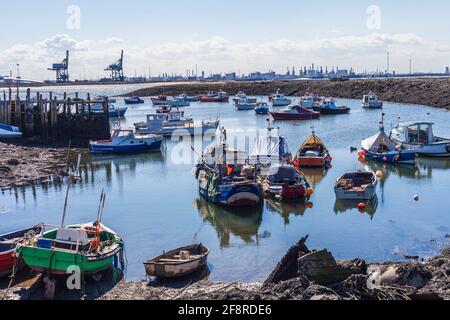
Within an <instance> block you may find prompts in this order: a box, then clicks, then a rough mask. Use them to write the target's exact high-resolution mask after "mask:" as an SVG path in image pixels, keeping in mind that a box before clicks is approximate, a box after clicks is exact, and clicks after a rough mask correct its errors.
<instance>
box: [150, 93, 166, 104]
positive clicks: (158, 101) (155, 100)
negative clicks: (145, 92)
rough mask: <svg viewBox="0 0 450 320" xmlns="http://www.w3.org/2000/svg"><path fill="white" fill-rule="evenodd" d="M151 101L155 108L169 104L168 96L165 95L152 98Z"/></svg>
mask: <svg viewBox="0 0 450 320" xmlns="http://www.w3.org/2000/svg"><path fill="white" fill-rule="evenodd" d="M150 100H151V101H152V104H153V105H154V106H161V105H164V104H168V101H167V96H165V95H160V96H157V97H150Z"/></svg>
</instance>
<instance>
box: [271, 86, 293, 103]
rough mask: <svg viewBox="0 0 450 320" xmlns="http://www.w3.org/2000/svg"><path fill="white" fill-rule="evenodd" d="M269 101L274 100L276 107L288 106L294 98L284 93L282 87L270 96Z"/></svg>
mask: <svg viewBox="0 0 450 320" xmlns="http://www.w3.org/2000/svg"><path fill="white" fill-rule="evenodd" d="M269 101H271V102H272V106H274V107H286V106H288V105H290V104H291V103H292V99H289V98H287V97H286V96H285V95H284V94H282V93H280V89H278V90H277V92H276V93H274V94H272V95H270V96H269Z"/></svg>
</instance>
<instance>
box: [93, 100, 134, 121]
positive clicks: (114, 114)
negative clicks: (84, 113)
mask: <svg viewBox="0 0 450 320" xmlns="http://www.w3.org/2000/svg"><path fill="white" fill-rule="evenodd" d="M127 110H128V107H116V106H115V105H113V104H110V105H109V109H108V115H109V117H110V118H122V117H124V116H125V113H126V112H127ZM91 112H94V113H103V105H102V104H99V103H98V104H94V105H92V106H91Z"/></svg>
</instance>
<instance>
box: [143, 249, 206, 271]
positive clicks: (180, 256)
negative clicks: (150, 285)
mask: <svg viewBox="0 0 450 320" xmlns="http://www.w3.org/2000/svg"><path fill="white" fill-rule="evenodd" d="M208 254H209V249H208V248H207V247H205V246H204V245H202V244H201V243H196V244H192V245H189V246H185V247H181V248H178V249H174V250H171V251H168V252H163V254H161V255H159V256H157V257H156V258H153V259H150V260H147V261H145V262H144V267H145V273H146V274H147V275H148V276H151V277H162V278H174V277H182V276H186V275H188V274H191V273H193V272H195V271H197V270H200V269H202V268H204V267H205V266H206V263H207V259H208Z"/></svg>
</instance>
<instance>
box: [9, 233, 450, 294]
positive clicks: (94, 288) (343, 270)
mask: <svg viewBox="0 0 450 320" xmlns="http://www.w3.org/2000/svg"><path fill="white" fill-rule="evenodd" d="M306 239H307V237H306V238H302V239H301V240H300V241H299V242H298V243H297V244H295V245H294V246H292V247H291V248H290V249H289V250H288V251H287V253H286V254H285V256H284V257H283V258H282V259H281V260H280V262H279V263H278V264H277V266H276V267H275V268H274V270H273V272H272V273H271V274H270V275H269V276H268V277H267V279H266V280H265V281H264V282H263V283H260V282H257V283H241V282H233V283H225V282H217V281H210V280H208V279H204V280H199V281H195V280H194V278H193V277H192V276H190V277H189V276H188V277H186V278H183V279H179V280H176V281H170V282H167V281H164V282H160V283H157V282H152V283H149V282H147V281H134V282H127V281H125V280H121V281H119V279H120V278H118V277H115V274H114V273H111V274H110V275H108V276H107V277H106V279H107V280H106V282H102V283H93V282H89V281H87V282H85V283H84V285H83V289H82V290H72V291H69V290H65V289H64V288H63V285H59V288H58V289H57V290H56V293H55V297H54V298H55V299H61V300H78V299H88V300H95V299H100V300H182V299H184V300H205V299H208V300H211V299H213V300H233V299H245V300H261V299H266V300H290V299H294V300H423V299H433V300H441V299H446V300H449V299H450V248H447V249H445V250H444V251H443V252H442V253H441V254H439V255H437V256H435V257H433V258H430V259H428V260H424V261H413V262H385V263H381V264H368V263H366V262H365V261H364V260H363V259H353V260H349V261H337V260H335V259H334V258H333V255H332V253H330V252H328V251H327V250H319V251H315V250H309V249H308V247H307V246H306V243H305V242H306ZM15 280H16V281H15V282H14V284H13V286H12V287H11V288H9V289H7V288H8V286H7V284H8V281H7V280H6V279H3V281H0V300H1V299H2V297H3V299H8V300H19V299H44V292H45V290H44V284H43V281H42V277H39V276H31V273H30V271H27V272H25V273H22V274H20V275H18V277H17V278H16V279H15ZM117 281H119V282H118V283H117V284H116V282H117ZM2 282H3V284H2Z"/></svg>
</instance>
